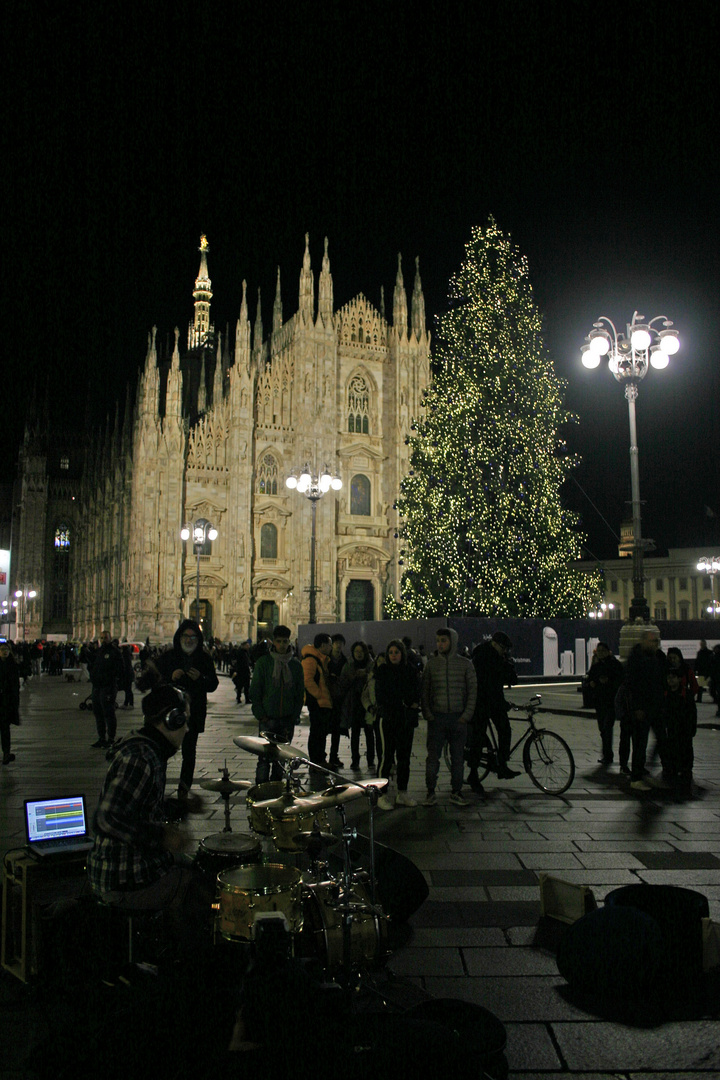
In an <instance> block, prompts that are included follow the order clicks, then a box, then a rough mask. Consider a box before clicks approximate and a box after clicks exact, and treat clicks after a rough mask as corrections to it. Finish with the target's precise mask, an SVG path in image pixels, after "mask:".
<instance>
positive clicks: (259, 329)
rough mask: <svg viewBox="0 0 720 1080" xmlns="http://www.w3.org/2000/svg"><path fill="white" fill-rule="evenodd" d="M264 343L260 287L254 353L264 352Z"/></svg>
mask: <svg viewBox="0 0 720 1080" xmlns="http://www.w3.org/2000/svg"><path fill="white" fill-rule="evenodd" d="M262 343H263V324H262V306H261V304H260V289H258V302H257V311H256V313H255V327H254V330H253V353H255V354H256V355H257V356H259V355H260V353H261V352H262Z"/></svg>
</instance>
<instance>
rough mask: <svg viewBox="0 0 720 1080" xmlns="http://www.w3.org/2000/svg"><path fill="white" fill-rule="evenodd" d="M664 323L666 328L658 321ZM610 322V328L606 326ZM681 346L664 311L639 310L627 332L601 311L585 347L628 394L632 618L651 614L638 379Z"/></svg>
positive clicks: (586, 359) (589, 358) (591, 364)
mask: <svg viewBox="0 0 720 1080" xmlns="http://www.w3.org/2000/svg"><path fill="white" fill-rule="evenodd" d="M655 323H662V327H663V328H662V330H659V329H657V328H656V326H655V325H654V324H655ZM603 324H607V326H608V327H610V330H608V329H607V328H606V326H605V325H603ZM679 348H680V339H679V338H678V334H677V331H676V330H673V329H672V323H671V322H670V320H669V319H667V318H666V317H665V316H664V315H658V316H657V317H656V318H654V319H650V321H649V322H645V317H644V315H639V314H638V313H637V311H636V312H635V313H634V314H633V317H632V322H631V323H629V324H628V326H627V328H626V333H625V334H618V332H617V330H616V329H615V325H614V324H613V322H612V320H611V319H608V318H607V316H606V315H601V316H600V318H599V319H598V321H597V322H595V323H593V329H592V330H591V332H590V333H589V334H588V337H587V344H586V345H583V347H582V350H581V355H582V362H583V364H584V365H585V367H587V368H596V367H597V366H598V365H599V363H600V360H601V359H602V357H603V356H607V357H608V367H609V369H610V371H611V372H612V374H613V375H614V376H615V378H616V379H617V381H618V382H620V383H625V397H626V399H627V403H628V415H629V419H630V481H631V490H632V511H633V599H632V603H631V604H630V615H629V621H630V622H634V620H635V619H637V618H641V619H643V620H644V621H645V622H647V621H648V620H649V618H650V612H649V610H648V606H647V601H646V600H645V596H644V580H643V551H644V550H645V548H646V547H649V546H650V544H651V541H643V539H642V532H641V523H640V470H639V467H638V447H637V427H636V422H635V399H636V398H637V395H638V383H639V382H641V381H642V379H644V378H645V376H646V375H647V373H648V368H649V367H651V366H652V367H654V368H657V369H662V368H666V367H667V366H668V362H669V358H670V357H671V356H672V355H674V353H676V352H677V351H678V349H679Z"/></svg>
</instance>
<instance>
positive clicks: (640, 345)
mask: <svg viewBox="0 0 720 1080" xmlns="http://www.w3.org/2000/svg"><path fill="white" fill-rule="evenodd" d="M651 341H652V338H651V337H650V331H649V330H648V328H647V326H642V325H637V326H634V327H633V329H632V333H631V334H630V344H631V345H632V347H633V349H634V350H635V352H645V350H646V349H648V348H650V342H651Z"/></svg>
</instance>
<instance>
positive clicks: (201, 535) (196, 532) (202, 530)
mask: <svg viewBox="0 0 720 1080" xmlns="http://www.w3.org/2000/svg"><path fill="white" fill-rule="evenodd" d="M217 536H218V531H217V529H216V528H215V526H214V525H213V524H212V523H211V522H209V521H207V519H206V518H198V519H197V521H196V522H195V523H194V524H189V525H183V527H182V529H181V530H180V537H181V539H182V540H190V538H191V537H192V542H193V544H194V546H195V554H196V556H197V587H196V590H195V618H196V621H197V624H198V626H200V555H201V553H202V549H203V547H204V546H205V544H206V543H207V542H208V540H210V541H211V542H212V541H213V540H217Z"/></svg>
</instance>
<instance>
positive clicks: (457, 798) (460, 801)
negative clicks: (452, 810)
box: [450, 791, 470, 806]
mask: <svg viewBox="0 0 720 1080" xmlns="http://www.w3.org/2000/svg"><path fill="white" fill-rule="evenodd" d="M450 802H451V803H454V805H455V806H469V805H470V803H469V802H468V801H467V799H466V798H465V797H464V795H462V794H461V793H460V792H459V791H453V793H452V795H451V796H450Z"/></svg>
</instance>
